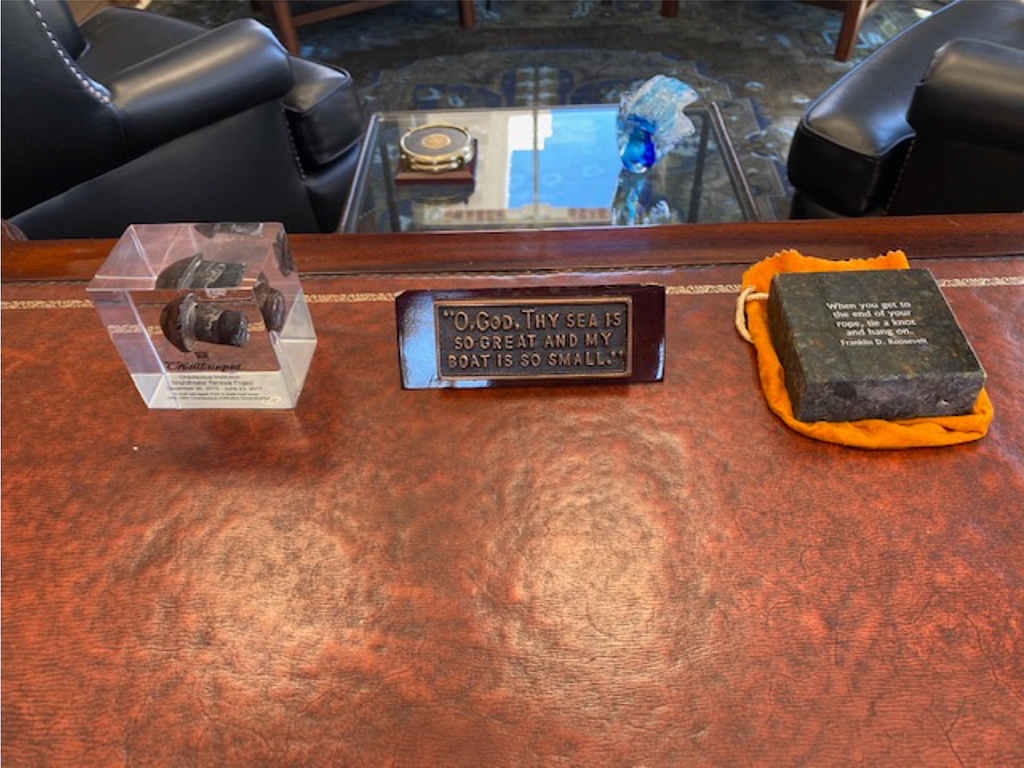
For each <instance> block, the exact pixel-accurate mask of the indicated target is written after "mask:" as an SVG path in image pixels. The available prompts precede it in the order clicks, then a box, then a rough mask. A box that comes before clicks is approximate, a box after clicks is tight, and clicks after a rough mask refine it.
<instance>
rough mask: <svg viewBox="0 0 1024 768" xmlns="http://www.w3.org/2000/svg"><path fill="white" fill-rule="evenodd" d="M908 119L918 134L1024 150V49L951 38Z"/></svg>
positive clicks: (916, 96)
mask: <svg viewBox="0 0 1024 768" xmlns="http://www.w3.org/2000/svg"><path fill="white" fill-rule="evenodd" d="M907 119H908V121H909V122H910V124H911V125H912V126H914V128H915V130H916V131H917V132H918V133H919V134H921V133H928V134H930V135H941V136H943V137H945V138H947V139H956V140H959V141H964V142H968V143H972V144H984V145H989V146H995V147H1002V148H1004V149H1009V150H1016V151H1018V152H1024V51H1022V50H1019V49H1016V48H1008V47H1006V46H1004V45H997V44H995V43H988V42H985V41H982V40H970V39H960V40H953V41H950V42H949V43H947V44H946V45H944V46H942V47H941V48H940V49H939V50H938V51H936V52H935V57H934V58H933V59H932V63H931V66H930V67H929V69H928V72H927V73H926V75H925V76H924V79H923V80H922V81H921V84H920V85H919V86H918V87H917V90H916V91H915V92H914V99H913V101H912V103H911V106H910V110H909V111H908V113H907ZM1022 184H1024V181H1022Z"/></svg>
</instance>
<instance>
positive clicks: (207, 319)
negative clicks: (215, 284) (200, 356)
mask: <svg viewBox="0 0 1024 768" xmlns="http://www.w3.org/2000/svg"><path fill="white" fill-rule="evenodd" d="M160 327H161V328H162V329H163V332H164V336H165V337H166V338H167V340H168V341H169V342H171V344H173V345H174V346H175V347H177V348H178V349H180V350H181V351H182V352H191V351H192V350H193V349H195V346H196V342H198V341H205V342H208V343H210V344H220V345H224V346H231V347H244V346H245V345H246V344H247V343H248V342H249V321H248V319H246V316H245V315H244V314H243V313H242V312H236V311H235V310H233V309H223V308H221V307H219V306H217V305H216V304H208V303H204V302H201V301H198V300H197V299H196V296H195V294H194V293H189V294H186V295H185V296H182V297H181V298H180V299H177V300H176V301H172V302H171V303H170V304H168V305H167V306H165V307H164V308H163V311H162V312H161V313H160Z"/></svg>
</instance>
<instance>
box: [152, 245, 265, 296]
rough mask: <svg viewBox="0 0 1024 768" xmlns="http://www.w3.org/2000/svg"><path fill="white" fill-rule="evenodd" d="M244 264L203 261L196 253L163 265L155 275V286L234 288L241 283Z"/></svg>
mask: <svg viewBox="0 0 1024 768" xmlns="http://www.w3.org/2000/svg"><path fill="white" fill-rule="evenodd" d="M244 275H245V265H244V264H239V263H237V262H231V261H204V260H203V254H201V253H197V254H195V255H194V256H190V257H189V258H187V259H180V260H179V261H176V262H174V263H173V264H171V265H169V266H167V267H165V268H164V269H163V271H161V272H160V274H159V275H157V278H156V286H155V287H156V288H161V289H166V288H178V289H188V288H235V287H237V286H239V285H241V284H242V278H243V277H244Z"/></svg>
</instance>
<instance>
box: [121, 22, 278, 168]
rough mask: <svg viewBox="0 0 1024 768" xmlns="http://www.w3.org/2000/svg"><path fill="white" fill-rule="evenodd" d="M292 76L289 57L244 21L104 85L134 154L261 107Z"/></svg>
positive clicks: (261, 29)
mask: <svg viewBox="0 0 1024 768" xmlns="http://www.w3.org/2000/svg"><path fill="white" fill-rule="evenodd" d="M293 83H294V77H293V75H292V71H291V64H290V61H289V57H288V53H287V52H286V51H285V49H284V48H283V47H282V46H281V44H280V43H279V42H278V41H277V40H276V38H274V36H273V34H272V33H271V32H270V30H268V29H267V28H266V27H264V26H263V25H261V24H259V23H258V22H256V21H253V20H252V19H243V20H239V21H235V22H232V23H230V24H226V25H224V26H223V27H219V28H218V29H215V30H212V31H211V32H208V33H206V34H204V35H202V36H200V37H197V38H196V39H194V40H190V41H188V42H186V43H182V44H181V45H178V46H176V47H174V48H171V49H170V50H167V51H165V52H164V53H162V54H159V55H157V56H154V57H153V58H150V59H147V60H146V61H144V62H142V63H140V64H137V65H135V66H134V67H131V68H130V69H126V70H125V71H124V72H121V73H119V74H117V75H116V76H115V77H113V78H111V79H110V80H109V81H108V82H106V83H105V85H106V86H107V88H108V89H109V91H110V95H111V98H112V100H113V102H114V105H115V107H117V109H118V110H119V112H120V114H121V120H122V124H123V126H124V132H125V139H126V141H127V143H128V147H129V151H130V152H131V153H132V154H134V155H138V154H141V153H143V152H145V151H147V150H149V149H152V148H153V147H156V146H159V145H161V144H164V143H166V142H168V141H170V140H172V139H175V138H177V137H179V136H184V135H186V134H188V133H190V132H192V131H195V130H197V129H199V128H202V127H204V126H206V125H211V124H213V123H216V122H218V121H220V120H223V119H225V118H227V117H230V116H232V115H235V114H238V113H240V112H243V111H245V110H246V109H249V108H250V107H254V106H256V105H258V104H262V103H264V102H268V101H273V100H275V99H280V98H281V97H283V96H284V95H285V94H287V93H288V91H289V90H290V89H291V87H292V85H293Z"/></svg>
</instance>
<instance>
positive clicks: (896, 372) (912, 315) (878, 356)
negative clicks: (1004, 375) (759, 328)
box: [768, 269, 985, 422]
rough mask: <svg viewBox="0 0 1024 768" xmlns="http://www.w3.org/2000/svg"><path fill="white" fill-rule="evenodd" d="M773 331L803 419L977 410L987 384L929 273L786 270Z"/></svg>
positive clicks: (775, 293) (771, 303)
mask: <svg viewBox="0 0 1024 768" xmlns="http://www.w3.org/2000/svg"><path fill="white" fill-rule="evenodd" d="M768 328H769V333H770V336H771V340H772V345H773V346H774V347H775V351H776V353H777V354H778V356H779V360H780V361H781V363H782V367H783V369H784V370H785V378H786V390H787V391H788V392H789V397H790V400H791V401H792V403H793V413H794V415H795V416H796V418H797V419H799V420H800V421H805V422H810V421H854V420H858V419H907V418H914V417H919V416H953V415H958V414H963V413H969V412H970V411H971V410H972V408H973V407H974V403H975V401H976V400H977V399H978V394H979V393H980V391H981V387H982V385H983V384H984V382H985V371H984V370H983V369H982V367H981V364H980V363H979V362H978V358H977V357H976V356H975V354H974V350H973V349H972V348H971V345H970V343H969V342H968V341H967V337H966V336H964V333H963V331H962V330H961V329H960V325H959V324H958V323H957V320H956V317H955V316H954V315H953V311H952V310H951V309H950V308H949V304H947V303H946V299H945V297H944V296H943V295H942V292H941V291H940V290H939V286H938V284H937V283H936V282H935V278H934V277H933V276H932V274H931V272H929V271H928V270H926V269H883V270H867V271H852V272H790V273H783V274H778V275H776V276H775V277H774V279H773V280H772V285H771V292H770V294H769V298H768Z"/></svg>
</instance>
